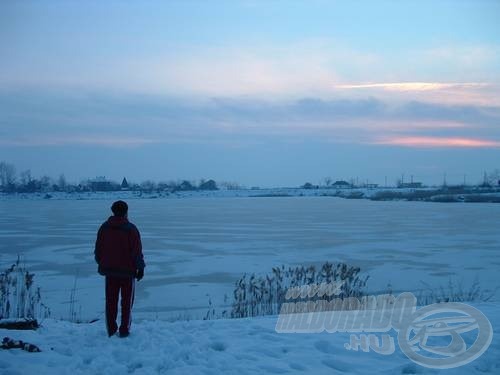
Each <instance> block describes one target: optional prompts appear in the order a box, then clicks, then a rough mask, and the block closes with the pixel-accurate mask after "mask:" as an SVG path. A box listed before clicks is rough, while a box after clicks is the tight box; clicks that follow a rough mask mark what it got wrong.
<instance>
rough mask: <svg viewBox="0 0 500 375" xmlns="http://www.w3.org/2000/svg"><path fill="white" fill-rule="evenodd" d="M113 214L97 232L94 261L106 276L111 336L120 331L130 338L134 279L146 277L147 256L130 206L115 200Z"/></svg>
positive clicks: (108, 326)
mask: <svg viewBox="0 0 500 375" xmlns="http://www.w3.org/2000/svg"><path fill="white" fill-rule="evenodd" d="M111 211H112V212H113V216H110V217H109V219H108V220H107V221H106V222H104V223H103V224H102V225H101V227H100V228H99V231H98V232H97V240H96V243H95V251H94V255H95V260H96V262H97V264H98V272H99V274H101V275H103V276H105V277H106V328H107V331H108V335H109V337H111V336H113V335H114V334H115V333H116V332H117V331H118V330H119V336H120V337H127V336H128V335H129V333H130V325H131V322H132V316H131V313H132V305H133V304H134V291H135V279H137V280H138V281H139V280H141V279H142V278H143V277H144V267H145V263H144V256H143V254H142V243H141V235H140V233H139V230H138V229H137V227H136V226H135V225H134V224H132V223H131V222H129V221H128V205H127V203H125V202H124V201H116V202H114V203H113V205H112V206H111ZM119 294H121V324H120V327H119V328H118V325H117V324H116V318H117V315H118V295H119Z"/></svg>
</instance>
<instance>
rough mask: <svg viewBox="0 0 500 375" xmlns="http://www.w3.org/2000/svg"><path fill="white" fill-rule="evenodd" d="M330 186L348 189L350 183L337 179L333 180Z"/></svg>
mask: <svg viewBox="0 0 500 375" xmlns="http://www.w3.org/2000/svg"><path fill="white" fill-rule="evenodd" d="M332 187H334V188H337V189H348V188H350V187H352V185H351V184H350V183H349V182H347V181H344V180H339V181H335V182H334V183H333V184H332Z"/></svg>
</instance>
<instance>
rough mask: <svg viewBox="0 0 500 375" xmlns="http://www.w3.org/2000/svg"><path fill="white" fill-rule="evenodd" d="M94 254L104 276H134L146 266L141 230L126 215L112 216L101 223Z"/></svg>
mask: <svg viewBox="0 0 500 375" xmlns="http://www.w3.org/2000/svg"><path fill="white" fill-rule="evenodd" d="M94 255H95V260H96V262H97V264H98V265H99V268H98V272H99V273H100V274H101V275H104V276H124V277H134V276H135V275H136V273H137V271H138V270H143V269H144V267H145V264H144V256H143V254H142V243H141V235H140V233H139V230H138V229H137V227H136V226H135V225H134V224H132V223H131V222H129V221H128V220H127V218H124V217H119V216H111V217H110V218H109V219H108V220H107V221H106V222H105V223H103V224H102V225H101V227H100V228H99V231H98V232H97V240H96V242H95V251H94Z"/></svg>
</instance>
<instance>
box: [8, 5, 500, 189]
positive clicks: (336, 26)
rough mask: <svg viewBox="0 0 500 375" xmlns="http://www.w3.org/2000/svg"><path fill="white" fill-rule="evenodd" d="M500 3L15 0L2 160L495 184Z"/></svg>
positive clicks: (198, 173) (99, 172)
mask: <svg viewBox="0 0 500 375" xmlns="http://www.w3.org/2000/svg"><path fill="white" fill-rule="evenodd" d="M499 21H500V1H492V0H491V1H481V0H475V1H463V0H454V1H444V0H443V1H441V0H437V1H436V0H434V1H425V0H424V1H421V0H419V1H416V0H415V1H322V0H310V1H292V0H289V1H243V0H242V1H217V0H215V1H143V2H138V1H136V2H132V1H116V2H115V1H106V2H101V1H85V2H79V1H53V0H46V1H22V2H19V1H10V0H6V1H2V2H0V161H6V162H8V163H11V164H14V165H15V166H16V169H17V171H18V172H20V171H23V170H26V169H30V170H31V173H32V175H34V176H41V175H49V176H52V177H57V176H59V174H61V173H64V174H65V175H66V177H67V179H68V180H70V181H75V182H78V181H80V180H82V179H85V178H93V177H96V176H106V177H107V178H110V179H114V180H117V181H120V180H121V179H122V178H123V177H124V176H125V177H127V179H128V180H129V181H136V182H140V181H143V180H146V179H152V180H156V181H171V180H182V179H188V180H199V179H201V178H213V179H215V180H216V181H233V182H237V183H240V184H242V185H246V186H298V185H301V184H303V183H304V182H306V181H307V182H312V183H319V182H321V181H323V179H324V178H325V177H331V178H332V179H333V180H340V179H344V180H349V179H353V178H354V179H358V181H363V182H364V181H367V182H370V183H379V184H384V183H385V179H386V178H387V180H388V182H389V183H394V182H395V181H396V179H399V178H401V177H402V176H405V177H404V178H406V179H409V178H410V176H413V178H414V180H415V181H422V182H424V183H426V184H438V183H441V182H442V181H443V179H444V176H445V175H446V178H447V182H448V183H462V182H463V180H464V178H465V179H466V181H467V182H468V183H476V182H480V181H481V179H482V177H483V173H484V172H485V171H492V170H494V169H497V168H500V95H499V94H500V22H499Z"/></svg>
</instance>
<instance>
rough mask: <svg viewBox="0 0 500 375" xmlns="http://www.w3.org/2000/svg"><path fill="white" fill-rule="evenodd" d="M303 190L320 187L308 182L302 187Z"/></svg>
mask: <svg viewBox="0 0 500 375" xmlns="http://www.w3.org/2000/svg"><path fill="white" fill-rule="evenodd" d="M301 187H302V189H317V188H318V186H316V185H313V184H311V183H310V182H306V183H305V184H304V185H302V186H301Z"/></svg>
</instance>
